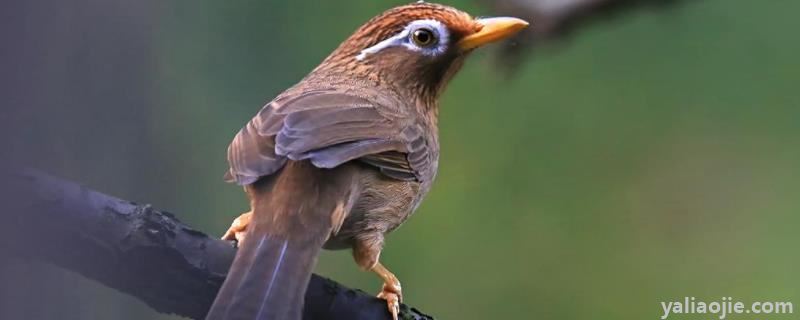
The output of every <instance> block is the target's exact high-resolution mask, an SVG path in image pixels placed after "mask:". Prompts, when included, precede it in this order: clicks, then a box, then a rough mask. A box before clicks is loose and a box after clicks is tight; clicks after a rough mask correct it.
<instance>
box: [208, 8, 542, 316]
mask: <svg viewBox="0 0 800 320" xmlns="http://www.w3.org/2000/svg"><path fill="white" fill-rule="evenodd" d="M526 26H528V22H526V21H524V20H521V19H518V18H512V17H493V18H474V17H472V16H471V15H469V14H467V13H466V12H463V11H461V10H458V9H456V8H453V7H450V6H446V5H441V4H434V3H426V2H421V1H420V2H415V3H411V4H406V5H401V6H398V7H394V8H391V9H388V10H387V11H385V12H383V13H381V14H379V15H377V16H375V17H374V18H372V19H370V20H368V21H367V22H366V23H365V24H363V25H362V26H361V27H359V28H358V29H357V30H356V31H355V32H354V33H353V34H352V35H351V36H349V37H348V38H347V39H346V40H345V41H344V42H342V43H341V45H339V46H338V47H337V48H336V49H335V50H334V51H333V52H332V53H331V54H330V55H329V56H328V57H327V58H325V59H324V60H323V61H322V62H321V63H320V64H319V65H318V66H317V67H316V68H314V69H313V70H312V71H311V72H310V73H309V74H308V75H306V76H305V77H304V78H303V79H302V80H300V81H299V82H298V83H297V84H295V85H294V86H292V87H290V88H288V89H287V90H285V91H284V92H283V93H281V94H279V95H278V96H277V97H275V98H274V99H273V100H272V101H270V102H269V103H267V104H266V105H265V106H264V107H263V108H262V109H261V110H260V111H259V112H258V113H257V114H256V115H255V116H254V117H253V118H252V120H250V121H249V122H248V123H247V124H246V125H245V126H244V127H243V128H242V129H241V130H240V131H239V132H238V133H237V134H236V135H235V137H234V138H233V141H232V142H231V143H230V145H229V147H228V152H227V158H228V165H229V169H228V171H227V172H226V174H225V178H226V180H227V181H228V182H232V183H235V184H238V185H240V186H243V187H244V189H245V193H246V194H247V196H248V199H249V202H250V209H251V210H250V211H248V212H246V213H243V214H241V215H240V216H239V217H238V218H236V219H234V221H233V223H232V224H231V227H230V228H229V229H228V230H227V232H225V235H224V236H223V239H226V240H232V241H236V242H237V243H238V246H239V249H238V252H237V254H236V257H235V259H234V262H233V264H232V265H231V267H230V270H229V273H228V276H227V278H226V279H225V281H224V283H223V285H222V287H221V289H220V290H219V292H218V294H217V297H216V299H215V300H214V303H213V304H212V306H211V309H210V310H209V312H208V314H207V317H206V319H209V320H221V319H226V320H227V319H259V320H260V319H281V320H283V319H289V320H294V319H301V317H302V310H303V303H304V294H305V290H306V287H307V285H308V283H309V280H310V277H311V272H312V269H313V268H314V266H315V264H316V260H317V256H318V255H319V253H320V251H321V250H322V249H323V248H324V249H331V250H339V249H350V250H351V251H352V255H353V259H354V260H355V263H356V264H357V265H358V267H360V268H361V269H362V270H365V271H372V272H374V273H376V274H377V275H378V276H379V277H380V278H381V279H382V280H383V286H382V289H381V291H380V293H378V295H377V297H378V298H381V299H384V300H386V305H387V311H388V315H391V317H392V319H395V320H396V319H397V318H398V313H399V309H400V303H401V302H402V298H403V296H402V288H401V284H400V281H399V280H398V279H397V277H396V276H395V275H394V274H393V273H392V272H391V271H389V269H387V268H386V267H385V266H384V265H383V264H382V263H381V261H380V255H381V251H382V249H383V246H384V239H385V235H386V234H387V233H389V232H391V231H393V230H395V229H396V228H397V227H398V226H400V225H401V224H402V223H403V222H404V221H406V219H407V218H408V217H409V216H410V215H411V214H412V213H413V212H414V211H415V210H416V209H417V207H418V206H419V205H420V202H421V201H422V199H423V197H424V196H425V195H426V194H427V193H428V191H429V190H430V189H431V185H432V183H433V181H434V178H435V176H436V172H437V170H438V166H439V150H440V148H439V138H438V117H439V103H438V100H439V97H440V96H441V94H442V92H443V91H444V89H445V87H446V85H447V83H448V82H449V81H450V80H451V79H452V78H453V76H454V75H455V74H456V73H457V72H458V70H459V69H460V68H461V66H462V65H463V63H464V60H465V58H466V57H467V56H468V55H469V53H470V52H472V51H473V50H474V49H476V48H478V47H481V46H483V45H486V44H488V43H492V42H496V41H499V40H502V39H505V38H508V37H510V36H511V35H513V34H515V33H516V32H518V31H520V30H521V29H523V28H525V27H526Z"/></svg>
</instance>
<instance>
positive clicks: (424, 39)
mask: <svg viewBox="0 0 800 320" xmlns="http://www.w3.org/2000/svg"><path fill="white" fill-rule="evenodd" d="M409 37H410V38H411V42H413V43H414V44H416V45H417V46H418V47H421V48H425V47H430V46H433V45H436V42H437V41H439V40H438V37H437V36H436V33H435V32H433V31H432V30H431V29H428V28H426V27H422V28H418V29H416V30H414V31H411V34H410V35H409Z"/></svg>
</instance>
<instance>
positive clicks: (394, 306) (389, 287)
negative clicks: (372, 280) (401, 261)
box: [372, 263, 403, 320]
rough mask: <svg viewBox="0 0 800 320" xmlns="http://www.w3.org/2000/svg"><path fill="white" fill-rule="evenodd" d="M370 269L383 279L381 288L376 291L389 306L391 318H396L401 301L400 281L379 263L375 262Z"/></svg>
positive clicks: (394, 319)
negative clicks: (379, 290) (378, 291)
mask: <svg viewBox="0 0 800 320" xmlns="http://www.w3.org/2000/svg"><path fill="white" fill-rule="evenodd" d="M372 271H374V272H375V273H377V274H378V276H380V277H381V278H382V279H383V289H381V292H380V293H378V298H380V299H383V300H386V306H387V307H388V308H389V313H391V314H392V319H393V320H397V317H398V314H399V313H400V303H401V302H403V290H402V288H401V287H400V281H399V280H397V277H395V276H394V274H393V273H391V272H390V271H389V270H388V269H386V267H384V266H383V265H381V264H380V263H377V264H375V267H373V268H372Z"/></svg>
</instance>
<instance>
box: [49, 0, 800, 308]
mask: <svg viewBox="0 0 800 320" xmlns="http://www.w3.org/2000/svg"><path fill="white" fill-rule="evenodd" d="M400 3H402V2H399V1H367V0H360V1H349V2H342V1H330V2H310V1H308V2H305V1H302V2H301V1H254V0H244V1H235V2H232V1H228V2H225V1H216V2H214V1H199V2H198V1H186V0H183V1H173V2H166V3H160V2H159V3H158V4H157V5H156V4H154V5H153V7H152V8H151V10H150V11H146V12H157V13H158V14H157V16H156V17H155V18H154V19H155V21H156V22H154V25H153V27H152V28H153V30H152V31H153V32H152V34H153V35H154V36H153V38H152V39H151V40H149V41H152V43H151V44H150V45H151V46H152V47H151V49H152V52H151V53H150V54H151V56H152V59H153V61H152V68H151V69H149V70H147V71H146V72H148V73H147V74H146V77H147V78H146V80H147V82H146V83H149V84H151V85H150V86H151V87H152V88H151V89H152V92H153V98H152V101H153V107H148V108H147V109H145V111H143V112H145V115H146V117H144V119H132V121H136V122H135V123H134V124H133V125H136V126H137V128H138V129H136V130H137V131H135V132H136V133H137V134H134V135H126V136H124V137H120V139H123V140H121V141H120V140H115V141H107V140H104V139H101V136H103V134H99V133H98V132H97V131H81V133H78V134H79V136H75V137H71V138H64V139H77V140H80V141H82V142H81V144H83V143H87V144H90V145H91V144H94V145H95V148H96V149H95V150H104V149H103V148H104V146H106V147H107V146H111V145H115V146H116V145H120V146H125V145H126V144H130V143H133V144H136V143H138V144H143V146H141V147H139V148H138V149H137V150H138V151H139V152H137V153H135V154H131V153H125V152H120V153H113V154H107V155H102V156H103V157H105V158H103V159H100V158H99V157H100V156H101V155H99V154H98V155H95V156H94V157H93V158H92V157H89V156H88V155H87V156H83V158H80V159H83V160H81V161H82V162H79V163H82V164H81V165H74V166H70V165H64V164H62V170H61V173H62V175H67V176H69V177H72V178H75V179H77V180H79V181H86V182H87V183H88V184H89V185H91V186H92V187H94V188H97V189H99V190H107V191H109V192H114V194H116V195H118V196H121V197H124V198H131V199H133V200H140V201H148V202H153V203H154V205H155V206H157V207H161V208H166V209H169V210H172V211H175V212H178V213H179V216H180V217H181V218H182V219H183V220H184V221H186V222H188V223H189V224H191V225H194V226H196V227H198V228H199V229H201V230H206V231H209V232H214V231H216V232H218V233H221V232H222V231H223V230H224V229H225V228H226V227H227V226H228V224H229V222H230V220H231V219H232V218H233V217H234V216H235V215H237V214H238V213H239V212H242V211H245V209H246V202H245V201H244V195H243V193H242V192H241V190H240V189H239V188H237V187H234V186H230V185H226V184H224V183H223V182H222V179H221V177H222V173H223V172H224V170H225V169H226V164H225V150H226V147H227V143H228V142H229V141H230V139H231V138H232V137H233V135H234V134H235V133H236V132H237V131H238V129H239V128H240V127H241V126H242V125H243V124H244V123H245V122H246V121H247V120H249V118H250V117H251V116H252V115H254V114H255V112H257V110H258V109H259V108H260V107H261V106H262V105H263V104H264V103H265V102H267V101H269V100H270V99H271V98H272V97H274V96H275V95H276V94H278V93H279V92H280V91H282V90H283V89H285V88H286V87H288V86H290V85H291V84H293V83H295V82H296V81H298V80H299V79H300V78H301V77H302V76H304V75H305V73H306V72H308V71H309V70H311V69H312V68H313V67H314V66H315V65H316V64H317V63H318V62H319V61H321V60H322V59H323V58H324V57H325V56H326V55H327V54H328V53H329V52H330V51H331V50H332V49H333V48H334V47H335V46H336V45H337V44H338V43H339V42H340V41H341V40H343V39H344V37H346V36H347V35H348V34H349V33H350V32H352V31H353V30H354V29H355V28H356V27H357V26H358V25H360V24H361V23H362V22H364V21H366V20H367V19H368V18H370V17H371V16H373V15H374V14H376V13H378V12H380V11H382V10H384V9H386V8H388V7H390V6H393V5H396V4H400ZM448 4H451V5H454V6H457V7H460V8H462V9H465V10H467V11H469V12H472V13H473V14H475V15H490V14H491V12H490V11H489V9H488V8H486V7H481V6H479V5H478V4H477V3H475V2H470V1H452V2H449V3H448ZM798 10H800V3H797V2H791V1H775V2H769V3H765V2H754V1H730V0H728V1H725V0H706V1H696V2H691V1H690V2H689V3H686V4H683V5H680V6H674V7H670V8H669V10H666V11H656V10H649V11H641V12H634V13H632V14H629V15H620V16H619V17H617V18H616V19H614V20H611V21H607V22H603V23H600V24H594V25H592V27H591V28H590V29H584V30H581V31H580V32H578V33H576V34H575V36H573V37H572V38H571V41H570V43H568V44H560V45H559V46H558V47H557V48H556V47H551V48H547V49H546V50H545V51H546V53H547V54H543V55H542V54H539V55H535V56H532V58H531V59H529V60H527V61H526V62H525V63H523V65H522V66H520V67H519V68H520V69H519V70H516V72H515V73H514V76H513V77H507V76H505V75H504V73H502V72H499V70H497V69H498V68H497V65H496V64H494V63H493V59H490V58H491V56H492V53H491V50H485V52H478V53H476V54H475V56H474V57H472V58H471V59H470V61H469V62H468V64H467V66H466V67H465V68H464V70H463V71H462V72H461V73H460V75H459V76H458V77H457V78H456V79H455V81H454V82H453V83H452V84H451V86H450V88H449V90H448V91H447V93H446V94H445V96H444V99H443V102H442V111H441V143H442V158H441V165H440V173H439V176H438V180H437V182H436V184H435V186H434V188H433V191H432V192H431V194H430V195H429V196H428V198H427V199H426V201H425V202H424V203H423V204H422V206H421V208H420V210H419V211H418V213H417V214H416V215H415V216H414V217H413V218H412V219H411V220H410V221H409V222H408V223H407V224H406V225H404V226H403V227H402V228H400V229H399V230H398V231H397V232H395V233H393V234H392V235H391V236H390V237H389V240H388V245H387V247H386V250H385V251H384V254H383V256H382V261H383V262H384V264H385V265H387V266H388V267H389V268H390V269H391V270H393V271H394V272H395V273H396V274H397V275H398V277H399V278H400V279H401V281H403V286H404V289H405V290H404V293H405V299H406V302H408V303H409V304H411V305H413V306H415V307H417V308H419V309H420V310H423V311H425V312H427V313H430V314H433V315H435V316H438V317H440V318H441V319H498V318H499V319H517V318H533V319H655V318H656V317H658V316H660V315H661V307H660V304H659V302H660V301H671V300H677V299H682V297H684V296H695V297H698V299H705V300H718V299H720V298H721V297H722V296H731V297H733V298H734V300H742V301H745V302H749V301H753V300H778V301H792V302H794V303H795V306H796V307H800V289H798V288H800V276H798V275H797V274H796V272H795V269H796V268H797V266H798V265H800V255H799V254H798V253H797V252H796V251H795V250H794V249H795V246H796V244H797V243H798V242H800V233H798V232H797V231H796V226H797V225H798V224H799V223H800V215H798V214H797V213H798V210H800V170H798V164H799V163H800V148H798V141H799V139H800V126H798V119H800V108H798V107H800V98H798V95H797V86H798V80H800V62H798V59H797V57H798V56H800V42H798V41H797V40H796V39H795V37H794V36H793V34H792V32H793V31H794V30H797V27H798V24H797V19H796V17H795V16H796V12H797V11H798ZM533 27H534V28H535V27H536V22H535V21H534V22H533ZM88 45H91V44H88ZM537 49H538V50H542V49H545V48H537ZM115 76H116V77H121V78H122V77H125V74H117V75H115ZM113 79H114V78H109V79H107V80H108V81H111V80H113ZM107 107H108V108H114V106H107ZM112 110H113V109H112ZM90 120H91V119H89V120H84V121H90ZM106 125H108V124H106ZM128 125H132V124H128ZM109 130H110V131H111V132H112V133H109V134H113V130H114V129H109ZM125 139H127V140H125ZM142 140H144V141H142ZM75 144H76V145H78V143H75ZM68 145H69V144H68ZM62 153H66V154H69V153H70V151H69V149H67V150H66V151H62ZM131 157H134V158H133V160H131ZM135 157H139V158H141V159H137V158H135ZM90 158H91V159H92V160H86V159H90ZM53 161H55V162H58V161H59V160H58V156H56V160H53ZM86 161H89V162H88V164H86ZM92 161H93V162H92ZM126 161H127V162H126ZM76 162H77V161H76ZM139 162H143V163H147V164H152V165H155V166H157V168H155V169H151V170H150V171H153V172H150V171H147V172H142V173H141V175H143V177H144V178H143V177H137V176H138V175H140V174H139V173H137V172H125V173H124V175H126V176H132V177H131V180H132V181H129V182H126V181H124V180H123V181H120V180H119V179H115V176H114V174H116V173H118V172H124V171H126V170H128V169H126V167H124V166H121V165H119V164H120V163H133V164H135V163H139ZM115 164H116V165H115ZM134 168H137V167H136V166H134ZM142 170H144V169H142ZM154 183H157V185H158V186H157V187H152V185H153V184H154ZM144 186H150V187H149V188H146V189H145V187H144ZM317 272H318V273H321V274H324V275H326V276H329V277H331V278H334V279H337V280H338V281H340V282H342V283H345V284H348V285H350V286H353V287H357V288H361V289H362V290H365V291H376V292H377V290H378V289H379V286H380V282H379V280H378V278H377V277H375V276H374V275H372V274H369V273H365V272H361V271H359V270H358V268H357V267H356V266H355V264H354V263H353V262H352V259H351V257H350V254H349V253H348V252H343V251H339V252H326V253H325V254H324V255H323V257H322V259H321V260H320V263H319V266H318V268H317ZM65 281H66V282H67V283H68V285H67V286H75V287H79V288H87V289H82V290H86V292H90V294H88V295H87V296H85V298H79V299H78V298H73V300H75V299H77V300H79V301H78V302H75V303H77V304H78V305H80V306H81V307H80V308H79V309H80V310H81V314H82V317H80V318H82V319H170V318H171V317H169V316H163V315H157V314H156V313H154V312H152V311H150V310H148V309H146V307H144V306H142V305H140V304H138V303H137V302H134V301H133V300H132V299H129V298H125V297H122V296H121V295H119V294H116V293H110V290H106V289H104V288H97V287H96V285H92V284H86V283H84V282H83V281H79V280H75V279H72V278H70V279H69V280H65ZM73 302H74V301H73ZM680 318H682V319H689V318H699V317H698V316H684V317H680ZM736 318H741V319H749V317H748V316H745V315H741V316H736ZM789 318H791V317H790V316H788V315H785V316H780V315H773V316H770V317H769V319H789Z"/></svg>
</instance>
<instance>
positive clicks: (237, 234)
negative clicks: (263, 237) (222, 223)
mask: <svg viewBox="0 0 800 320" xmlns="http://www.w3.org/2000/svg"><path fill="white" fill-rule="evenodd" d="M252 218H253V211H248V212H245V213H242V214H241V215H240V216H239V217H238V218H236V219H234V220H233V223H231V227H230V228H228V231H225V234H224V235H223V236H222V240H236V242H238V243H242V241H244V237H245V236H246V235H247V226H248V225H249V224H250V219H252Z"/></svg>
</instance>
